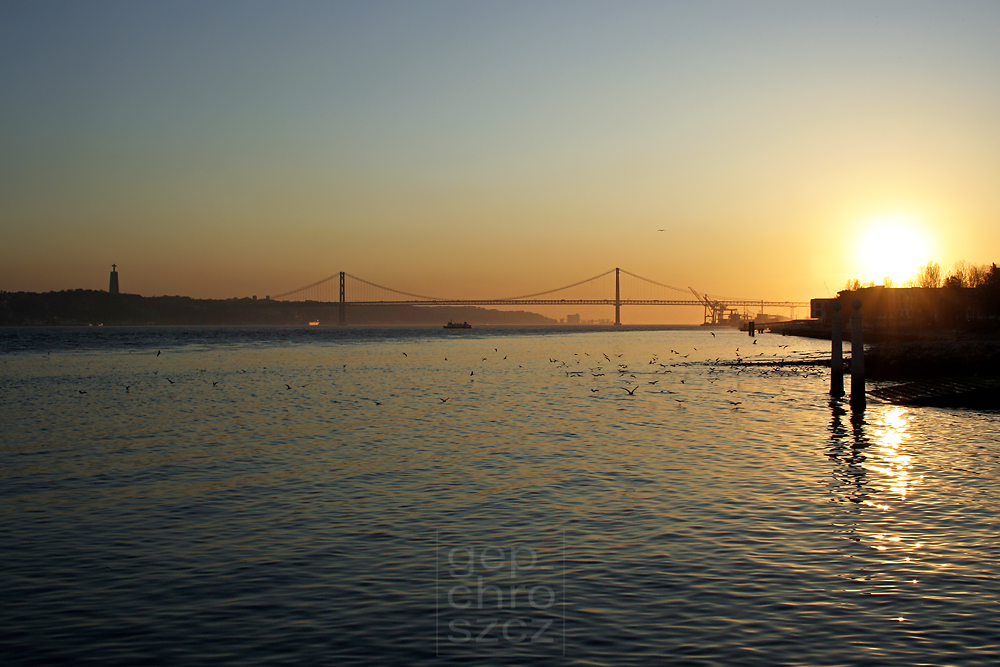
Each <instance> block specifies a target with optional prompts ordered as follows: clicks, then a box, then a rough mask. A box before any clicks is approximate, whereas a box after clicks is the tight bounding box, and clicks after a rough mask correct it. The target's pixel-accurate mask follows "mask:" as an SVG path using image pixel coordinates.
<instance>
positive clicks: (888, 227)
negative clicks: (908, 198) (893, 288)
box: [859, 215, 933, 286]
mask: <svg viewBox="0 0 1000 667" xmlns="http://www.w3.org/2000/svg"><path fill="white" fill-rule="evenodd" d="M865 227H866V229H867V230H868V231H867V232H866V233H865V235H864V237H863V240H862V242H861V247H860V248H859V259H860V261H861V266H862V267H863V271H864V274H865V278H864V279H865V280H874V281H875V282H876V283H879V284H882V282H883V281H884V280H885V279H886V278H889V279H891V280H892V282H893V284H895V285H897V286H899V284H900V283H903V282H905V281H906V280H908V279H910V278H912V277H913V276H914V275H915V274H916V273H917V269H918V268H919V267H920V266H921V265H922V264H925V263H927V262H928V261H931V260H932V259H933V253H932V249H931V244H930V242H929V241H928V238H927V235H926V234H925V233H924V232H923V231H922V230H921V229H920V227H919V226H918V225H917V223H916V222H915V221H914V219H913V218H912V217H910V216H907V215H891V216H885V217H880V218H876V219H874V220H872V221H871V222H870V223H869V224H866V225H865Z"/></svg>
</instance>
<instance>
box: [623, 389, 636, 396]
mask: <svg viewBox="0 0 1000 667" xmlns="http://www.w3.org/2000/svg"><path fill="white" fill-rule="evenodd" d="M638 388H639V387H632V389H628V388H626V387H622V389H623V390H625V391H627V392H628V395H629V396H635V390H636V389H638Z"/></svg>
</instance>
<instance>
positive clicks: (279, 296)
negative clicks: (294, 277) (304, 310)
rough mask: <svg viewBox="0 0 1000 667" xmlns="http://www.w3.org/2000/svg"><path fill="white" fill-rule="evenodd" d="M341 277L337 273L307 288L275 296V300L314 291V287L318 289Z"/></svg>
mask: <svg viewBox="0 0 1000 667" xmlns="http://www.w3.org/2000/svg"><path fill="white" fill-rule="evenodd" d="M339 277H340V274H339V273H335V274H333V275H332V276H327V277H326V278H323V280H317V281H316V282H314V283H310V284H309V285H306V286H305V287H299V288H296V289H293V290H289V291H288V292H284V293H282V294H275V295H274V297H273V298H275V299H283V298H285V297H286V296H289V295H291V294H298V293H299V292H305V291H306V290H307V289H312V288H313V287H318V286H320V285H322V284H323V283H327V282H329V281H331V280H333V279H335V278H339Z"/></svg>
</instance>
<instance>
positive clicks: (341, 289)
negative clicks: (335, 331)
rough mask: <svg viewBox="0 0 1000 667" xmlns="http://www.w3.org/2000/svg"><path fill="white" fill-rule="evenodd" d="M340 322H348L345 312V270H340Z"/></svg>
mask: <svg viewBox="0 0 1000 667" xmlns="http://www.w3.org/2000/svg"><path fill="white" fill-rule="evenodd" d="M338 324H347V313H345V312H344V272H343V271H341V272H340V321H339V322H338Z"/></svg>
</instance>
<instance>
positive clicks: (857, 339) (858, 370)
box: [851, 299, 868, 409]
mask: <svg viewBox="0 0 1000 667" xmlns="http://www.w3.org/2000/svg"><path fill="white" fill-rule="evenodd" d="M851 306H852V307H853V308H854V314H853V315H851V406H852V407H855V408H861V409H864V407H865V404H866V403H867V402H868V400H867V399H866V398H865V342H864V338H863V333H862V328H861V301H860V300H859V299H855V300H854V301H853V302H852V303H851Z"/></svg>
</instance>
